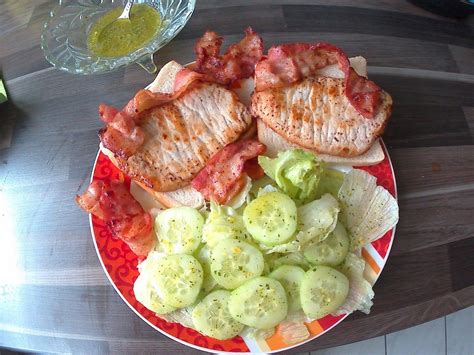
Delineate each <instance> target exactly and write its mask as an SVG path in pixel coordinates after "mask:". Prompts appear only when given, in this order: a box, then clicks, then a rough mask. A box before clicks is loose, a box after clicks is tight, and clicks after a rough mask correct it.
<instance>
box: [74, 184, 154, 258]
mask: <svg viewBox="0 0 474 355" xmlns="http://www.w3.org/2000/svg"><path fill="white" fill-rule="evenodd" d="M76 202H77V203H78V204H79V206H80V207H81V208H82V209H83V210H85V211H86V212H89V213H92V214H93V215H94V216H96V217H98V218H100V219H102V220H103V221H104V222H105V223H106V225H107V227H108V229H109V231H110V232H111V233H112V235H114V236H115V237H117V238H120V239H122V240H123V241H124V242H126V243H127V244H128V246H129V247H130V249H131V250H132V251H133V252H134V253H135V254H137V255H138V256H146V255H148V253H149V252H150V251H151V250H152V249H153V247H154V245H155V238H154V236H153V233H152V218H151V216H150V215H149V214H148V213H146V212H145V211H144V210H143V208H142V206H140V204H139V203H138V202H137V201H136V200H135V199H134V198H133V196H132V195H131V194H130V192H129V190H128V188H127V186H126V185H125V184H124V183H123V182H121V181H118V180H112V181H110V182H109V181H102V180H95V181H93V182H92V183H91V184H90V185H89V187H88V188H87V190H86V191H85V192H84V194H82V195H77V196H76Z"/></svg>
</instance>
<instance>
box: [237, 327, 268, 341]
mask: <svg viewBox="0 0 474 355" xmlns="http://www.w3.org/2000/svg"><path fill="white" fill-rule="evenodd" d="M274 333H275V328H270V329H257V328H252V327H245V328H244V330H242V332H241V333H240V334H239V335H240V336H241V337H245V338H249V339H254V340H261V339H267V338H269V337H271V336H272V335H273V334H274Z"/></svg>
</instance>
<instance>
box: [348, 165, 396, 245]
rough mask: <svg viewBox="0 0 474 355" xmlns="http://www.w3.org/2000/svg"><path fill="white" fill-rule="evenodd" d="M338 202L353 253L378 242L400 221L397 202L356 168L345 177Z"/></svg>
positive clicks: (372, 178)
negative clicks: (375, 241)
mask: <svg viewBox="0 0 474 355" xmlns="http://www.w3.org/2000/svg"><path fill="white" fill-rule="evenodd" d="M339 201H340V202H341V220H342V222H343V223H344V225H345V226H346V227H347V230H348V232H349V235H350V236H351V248H352V250H356V249H358V248H360V247H362V246H364V245H365V244H368V243H371V242H373V241H374V240H377V239H379V238H380V237H382V236H383V235H384V234H385V233H386V232H387V231H389V230H390V229H392V228H393V227H394V226H395V225H396V224H397V222H398V204H397V200H396V199H395V198H394V197H393V196H392V195H391V194H390V192H388V191H387V190H386V189H384V188H383V187H382V186H377V179H376V178H375V177H374V176H372V175H370V174H369V173H367V172H366V171H363V170H359V169H353V170H351V171H350V172H349V173H347V174H346V176H345V177H344V182H343V183H342V186H341V188H340V189H339Z"/></svg>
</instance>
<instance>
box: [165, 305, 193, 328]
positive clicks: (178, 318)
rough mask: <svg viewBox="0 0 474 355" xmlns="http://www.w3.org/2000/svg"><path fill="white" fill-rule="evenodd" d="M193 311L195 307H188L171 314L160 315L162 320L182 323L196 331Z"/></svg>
mask: <svg viewBox="0 0 474 355" xmlns="http://www.w3.org/2000/svg"><path fill="white" fill-rule="evenodd" d="M193 309H194V305H192V306H189V307H186V308H180V309H177V310H176V311H173V312H171V313H168V314H164V315H160V318H163V319H164V320H166V321H167V322H170V323H180V324H182V325H184V326H185V327H188V328H191V329H194V330H196V327H195V326H194V323H193V318H192V313H193Z"/></svg>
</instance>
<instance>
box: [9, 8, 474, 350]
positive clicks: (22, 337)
mask: <svg viewBox="0 0 474 355" xmlns="http://www.w3.org/2000/svg"><path fill="white" fill-rule="evenodd" d="M326 3H327V2H326V1H304V0H303V1H284V0H283V1H265V0H259V1H253V2H249V1H240V0H235V1H232V2H231V1H225V2H224V1H217V0H213V1H202V0H200V1H198V4H197V9H196V11H195V13H194V15H193V17H192V19H191V21H190V22H189V24H188V25H187V26H186V27H185V29H184V30H183V31H182V32H181V33H180V34H179V36H178V37H177V38H176V39H175V40H174V41H173V42H172V43H170V44H169V45H167V46H166V47H165V48H164V49H163V50H161V51H160V52H159V53H158V54H157V55H156V63H157V64H159V65H163V64H164V63H166V62H167V61H168V60H170V59H177V60H179V61H180V62H182V63H187V62H189V61H191V60H192V57H193V54H192V46H193V43H194V41H195V39H196V38H197V37H198V36H199V35H200V34H202V33H203V31H204V30H206V29H207V28H210V27H211V28H212V29H214V30H216V31H218V32H219V33H221V34H222V35H225V36H226V41H227V42H229V41H234V40H236V39H238V38H240V36H241V33H242V30H243V29H244V28H245V27H246V26H247V25H249V24H250V25H252V26H253V27H254V28H255V30H257V31H258V32H260V33H261V34H262V36H263V38H264V40H265V43H266V45H267V47H268V46H270V45H271V44H272V43H280V42H285V41H313V42H316V41H329V42H332V43H335V44H337V45H339V46H341V47H342V48H344V49H345V50H346V51H347V53H348V54H349V55H359V54H361V55H364V56H365V57H366V58H367V59H368V61H369V64H370V68H369V72H370V74H371V78H372V79H373V80H375V81H376V82H377V83H379V84H380V85H381V86H382V87H383V88H384V89H385V90H387V91H388V92H390V93H391V94H392V95H393V99H394V101H395V106H394V112H393V116H392V119H391V121H390V124H389V127H388V129H387V132H386V134H385V136H384V139H385V142H386V143H387V145H388V147H389V151H390V154H391V157H392V159H393V163H394V167H395V172H396V176H397V183H398V189H399V197H400V223H399V225H398V227H397V232H396V238H395V242H394V245H393V249H392V253H391V256H390V258H389V260H388V264H387V266H386V268H385V270H384V272H383V274H382V276H381V278H380V279H379V281H378V282H377V284H376V286H375V294H376V296H375V305H374V307H373V309H372V312H371V314H370V315H368V316H366V315H362V314H359V313H357V314H353V315H352V316H350V317H349V318H348V319H347V320H346V321H344V322H343V323H342V324H341V325H340V326H338V327H336V328H335V329H334V330H332V331H330V332H329V333H328V334H326V335H324V336H322V337H320V338H318V339H317V340H315V341H313V342H310V343H309V344H306V345H304V346H302V347H300V348H298V350H299V351H309V350H314V349H319V348H324V347H329V346H335V345H341V344H344V343H349V342H353V341H358V340H362V339H367V338H371V337H375V336H378V335H382V334H386V333H389V332H393V331H396V330H399V329H403V328H407V327H411V326H414V325H416V324H419V323H422V322H426V321H428V320H431V319H434V318H437V317H440V316H443V315H446V314H448V313H451V312H454V311H456V310H458V309H461V308H463V307H467V306H469V305H473V304H474V258H473V251H474V144H473V143H474V142H473V137H474V36H473V26H472V22H471V24H469V21H468V20H464V21H460V20H452V19H446V18H442V17H439V16H437V15H433V14H431V13H429V12H426V11H424V10H421V9H419V8H417V7H415V6H413V5H411V4H409V3H406V2H403V1H393V2H389V1H383V2H381V1H375V0H364V1H360V2H354V1H348V0H347V1H346V0H338V1H334V2H331V3H333V6H326V5H325V4H326ZM356 3H357V7H354V5H355V4H356ZM0 4H1V9H2V11H1V12H0V30H1V33H2V36H1V38H0V68H1V70H2V72H3V78H4V81H6V86H7V89H8V92H9V97H10V100H9V102H8V103H6V104H2V105H0V252H1V256H0V266H1V274H0V346H5V347H11V348H18V349H30V350H36V351H58V352H65V351H78V352H83V353H92V352H98V351H99V352H102V351H110V352H139V351H141V352H144V351H154V352H160V353H164V352H165V351H175V352H181V353H185V352H186V353H189V352H190V349H189V348H186V347H185V346H183V345H181V344H178V343H176V342H174V341H173V340H170V339H168V338H167V337H165V336H164V335H161V334H160V333H158V332H156V331H155V330H153V329H152V328H151V327H149V326H148V325H147V324H145V322H143V321H142V320H141V319H139V318H138V317H137V316H136V315H135V314H134V313H133V312H132V311H131V310H130V309H129V308H128V307H127V306H126V305H125V303H124V302H123V301H122V300H121V298H120V297H119V296H118V295H117V294H116V292H115V291H114V289H113V287H112V286H111V285H110V284H109V282H108V281H107V279H106V277H105V274H104V272H103V271H102V269H101V266H100V264H99V260H98V258H97V255H96V253H95V250H94V246H93V243H92V239H91V237H90V229H89V222H88V218H87V216H86V214H85V213H83V212H82V211H81V210H80V209H79V208H78V206H76V204H75V203H74V201H73V198H74V195H75V194H76V193H77V192H79V191H82V190H84V188H85V186H86V185H87V183H88V181H89V177H90V172H91V169H92V164H93V162H94V158H95V156H96V153H97V148H98V138H97V131H98V129H99V128H100V127H101V123H100V122H99V119H98V115H97V106H98V104H99V102H101V101H105V102H107V103H109V104H113V105H115V106H121V105H123V104H124V103H125V102H127V100H128V99H129V98H130V97H131V95H133V93H134V92H135V91H136V90H137V89H139V88H142V87H144V86H145V85H146V84H147V83H149V82H150V81H152V79H153V77H152V76H150V75H149V74H147V73H146V72H145V71H143V70H142V69H140V68H139V67H138V66H131V67H129V68H127V69H125V70H120V71H118V72H115V73H110V74H106V75H100V76H88V77H82V76H73V75H70V74H67V73H63V72H60V71H57V70H55V69H53V68H51V67H50V65H49V64H48V63H47V62H46V61H45V60H44V58H43V55H42V52H41V49H40V47H39V33H40V31H41V28H42V24H43V22H44V21H45V19H46V17H47V16H48V12H49V10H50V8H51V6H52V4H53V1H35V2H29V1H23V2H20V1H16V0H11V1H6V2H5V1H0Z"/></svg>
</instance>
